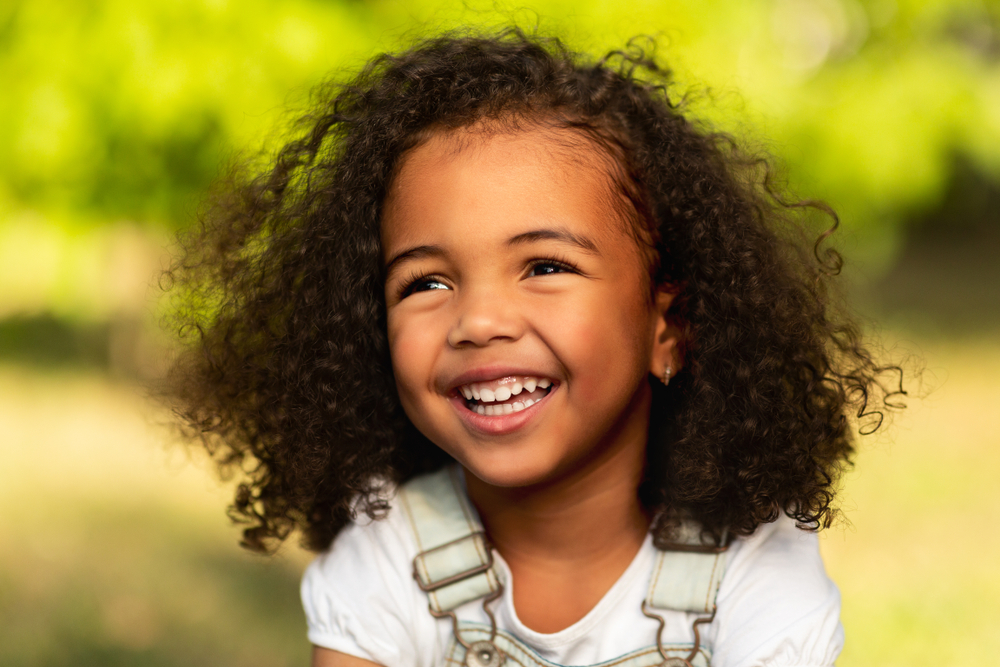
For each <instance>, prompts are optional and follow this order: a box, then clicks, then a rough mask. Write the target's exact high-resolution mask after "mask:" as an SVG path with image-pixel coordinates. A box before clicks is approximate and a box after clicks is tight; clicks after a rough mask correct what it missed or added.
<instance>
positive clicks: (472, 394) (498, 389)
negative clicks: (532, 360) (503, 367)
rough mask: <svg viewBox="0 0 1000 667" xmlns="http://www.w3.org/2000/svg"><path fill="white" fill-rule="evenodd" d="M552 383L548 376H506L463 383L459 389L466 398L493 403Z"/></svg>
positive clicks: (543, 387)
mask: <svg viewBox="0 0 1000 667" xmlns="http://www.w3.org/2000/svg"><path fill="white" fill-rule="evenodd" d="M551 385H552V380H549V379H548V378H537V377H524V376H522V377H506V378H502V379H500V380H492V381H490V382H473V383H471V384H463V385H462V386H461V387H459V391H461V392H462V396H465V398H466V400H469V401H471V400H473V399H475V400H477V401H481V402H483V403H492V402H494V401H506V400H507V399H508V398H510V397H511V396H517V395H518V394H520V393H521V392H522V391H525V390H527V391H528V392H529V393H530V392H533V391H535V389H536V388H539V387H540V388H542V389H545V388H546V387H549V386H551Z"/></svg>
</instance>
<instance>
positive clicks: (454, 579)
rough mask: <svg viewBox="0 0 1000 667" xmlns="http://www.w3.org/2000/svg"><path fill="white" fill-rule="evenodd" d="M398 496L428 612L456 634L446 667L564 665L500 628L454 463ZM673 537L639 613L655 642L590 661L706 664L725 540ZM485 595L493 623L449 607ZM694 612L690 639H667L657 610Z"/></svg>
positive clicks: (692, 531) (482, 548) (609, 666)
mask: <svg viewBox="0 0 1000 667" xmlns="http://www.w3.org/2000/svg"><path fill="white" fill-rule="evenodd" d="M398 499H399V501H400V506H401V507H402V509H403V512H404V514H405V516H406V518H407V521H408V522H409V525H410V528H411V530H412V531H413V536H414V538H415V539H416V543H417V549H418V552H419V553H418V554H417V556H416V558H414V559H413V578H414V579H415V580H416V582H417V585H418V586H420V589H421V590H423V591H424V592H425V593H427V599H428V606H429V608H430V613H431V614H433V615H434V616H435V617H438V618H445V617H447V618H450V619H451V621H452V624H453V630H454V634H453V636H452V640H451V643H450V645H449V647H448V650H447V652H446V654H445V665H446V666H447V667H460V666H464V667H500V666H501V665H505V666H506V667H562V666H561V665H557V664H555V663H553V662H550V661H548V660H545V659H543V658H542V657H541V656H539V655H538V654H537V653H535V651H533V650H532V649H531V647H529V646H527V645H526V644H524V643H523V642H522V641H520V640H519V639H518V638H517V637H515V636H514V635H512V634H510V633H507V632H504V631H502V630H498V629H497V627H496V620H495V619H494V618H493V613H492V612H491V611H490V608H489V603H490V602H492V601H493V600H495V599H497V598H498V597H500V594H501V593H502V592H503V587H502V585H501V583H500V580H499V579H498V578H497V575H496V572H495V571H494V568H493V552H492V550H491V548H490V546H489V544H488V543H487V541H486V535H485V533H484V532H483V526H482V524H481V523H480V521H479V516H478V515H477V513H476V511H475V508H473V507H472V505H471V503H469V500H468V498H467V497H466V495H465V493H464V491H463V489H462V482H461V480H460V478H459V476H458V469H457V467H454V466H452V467H448V468H445V469H443V470H440V471H438V472H435V473H431V474H429V475H424V476H422V477H418V478H416V479H413V480H411V481H410V482H408V483H406V484H404V485H403V486H402V487H401V488H400V490H399V495H398ZM679 532H680V538H679V539H678V541H677V542H674V543H672V544H670V545H668V547H667V548H665V549H658V550H657V555H656V560H655V563H654V566H653V572H652V575H651V577H650V583H649V593H648V594H647V596H646V600H645V601H644V602H643V605H642V612H643V613H644V614H645V615H646V616H649V617H650V618H654V619H657V620H659V622H660V629H659V632H658V633H657V636H656V637H655V638H653V637H651V638H650V639H651V640H652V639H655V643H654V644H651V645H650V646H648V647H646V648H642V649H639V650H636V651H632V652H631V653H628V654H626V655H623V656H621V657H618V658H615V659H613V660H608V661H605V662H602V663H600V664H599V665H594V666H593V667H710V666H711V654H710V652H709V650H708V649H707V648H706V647H704V646H702V645H701V642H700V635H699V629H698V626H699V625H701V624H704V623H708V622H710V621H711V620H712V618H713V617H714V616H715V598H716V596H717V595H718V591H719V583H720V582H721V581H722V575H723V573H724V572H725V568H726V548H727V546H728V545H727V542H726V540H725V537H723V540H722V546H718V545H716V544H714V543H707V542H704V541H703V539H702V537H701V530H700V528H699V527H698V525H697V524H684V525H683V526H682V529H681V530H680V531H679ZM474 600H482V601H483V609H484V610H485V612H486V615H487V617H488V618H489V619H490V624H489V625H486V624H482V623H470V622H466V621H459V620H458V617H457V616H456V615H455V613H454V610H455V609H457V608H458V607H460V606H462V605H463V604H466V603H468V602H472V601H474ZM657 609H666V610H675V611H681V612H689V613H695V614H699V616H698V618H697V619H696V620H695V621H694V625H693V629H694V641H693V642H690V643H685V644H664V643H662V641H661V639H660V636H661V634H662V632H663V627H664V621H663V618H662V617H661V616H659V615H658V614H656V612H655V610H657ZM442 667H444V666H442Z"/></svg>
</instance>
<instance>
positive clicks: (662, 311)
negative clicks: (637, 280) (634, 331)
mask: <svg viewBox="0 0 1000 667" xmlns="http://www.w3.org/2000/svg"><path fill="white" fill-rule="evenodd" d="M676 296H677V294H676V293H675V292H667V291H664V290H660V291H657V293H656V304H655V309H656V326H655V328H654V331H653V349H652V354H651V355H650V367H649V372H650V373H652V374H653V377H655V378H658V379H659V380H660V381H661V382H663V384H667V383H669V382H670V378H671V377H673V376H675V375H677V372H678V371H679V370H680V369H681V367H682V366H683V364H684V359H683V358H682V355H681V350H680V341H681V336H682V333H683V331H682V328H681V326H680V323H678V322H677V319H676V318H675V317H673V316H672V315H671V313H670V306H671V304H672V303H673V301H674V298H675V297H676Z"/></svg>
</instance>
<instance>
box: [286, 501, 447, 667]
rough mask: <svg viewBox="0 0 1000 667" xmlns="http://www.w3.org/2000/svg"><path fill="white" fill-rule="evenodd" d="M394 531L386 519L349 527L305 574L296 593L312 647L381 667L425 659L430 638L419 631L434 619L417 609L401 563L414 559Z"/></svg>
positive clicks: (414, 666) (411, 666)
mask: <svg viewBox="0 0 1000 667" xmlns="http://www.w3.org/2000/svg"><path fill="white" fill-rule="evenodd" d="M397 528H398V527H395V526H393V525H392V522H390V521H388V520H383V521H375V522H372V523H370V524H367V525H359V524H352V525H350V526H348V527H346V528H345V529H344V530H343V531H342V532H341V534H340V535H338V536H337V538H336V540H335V541H334V543H333V546H332V547H331V548H330V549H329V550H328V551H327V552H325V553H323V554H321V555H319V556H318V557H317V558H316V559H315V560H314V561H313V562H312V563H311V564H310V565H309V567H308V568H306V571H305V574H304V575H303V577H302V590H301V593H302V606H303V608H304V609H305V614H306V620H307V622H308V626H309V641H310V642H312V643H313V644H315V645H316V646H321V647H324V648H329V649H332V650H334V651H339V652H341V653H346V654H349V655H352V656H356V657H358V658H363V659H365V660H370V661H372V662H375V663H377V664H380V665H385V666H386V667H396V666H397V665H399V666H400V667H418V666H419V665H420V662H419V660H418V656H421V655H426V654H427V650H426V648H427V647H424V646H422V644H423V643H426V641H427V639H426V637H425V638H423V639H421V634H423V635H425V636H426V635H430V636H433V634H434V633H433V627H431V628H430V630H431V631H430V633H428V631H427V628H423V627H421V626H423V625H427V624H428V622H431V623H432V622H433V619H431V617H430V616H429V615H428V613H427V611H426V601H424V602H423V609H422V610H421V609H419V608H418V607H419V600H418V599H417V598H416V596H415V595H414V594H413V589H414V588H415V585H414V583H413V580H412V579H411V578H410V577H409V576H407V573H406V572H404V571H403V570H404V569H405V568H404V567H402V566H401V565H400V564H408V563H410V562H411V561H412V555H410V554H409V553H408V544H407V541H406V540H407V537H406V536H404V535H401V534H400V531H399V530H398V529H397ZM419 611H422V612H423V613H422V614H419V613H418V612H419ZM425 616H426V617H427V619H425V618H423V617H425ZM428 619H430V621H428Z"/></svg>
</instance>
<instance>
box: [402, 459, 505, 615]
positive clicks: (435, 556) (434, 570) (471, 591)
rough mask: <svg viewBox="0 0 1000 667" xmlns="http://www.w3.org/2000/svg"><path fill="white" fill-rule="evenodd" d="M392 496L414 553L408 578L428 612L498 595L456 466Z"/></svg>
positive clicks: (489, 554) (414, 481)
mask: <svg viewBox="0 0 1000 667" xmlns="http://www.w3.org/2000/svg"><path fill="white" fill-rule="evenodd" d="M397 497H398V499H399V503H400V506H401V507H402V508H403V512H404V514H405V516H406V518H407V520H408V521H409V524H410V529H411V530H412V531H413V536H414V538H415V539H416V542H417V549H418V551H419V553H417V556H416V558H414V559H413V578H414V579H415V580H416V581H417V585H418V586H420V588H421V590H423V591H424V592H426V593H427V597H428V599H429V601H430V608H431V611H432V612H437V613H438V614H443V613H445V612H449V611H452V610H453V609H456V608H458V607H460V606H462V605H463V604H465V603H467V602H472V601H473V600H478V599H480V598H484V597H487V596H490V595H492V594H494V593H496V592H497V591H499V590H500V582H499V581H498V579H497V576H496V573H495V572H494V570H493V552H492V551H491V549H490V547H489V544H487V542H486V534H485V533H484V532H483V526H482V524H481V523H480V521H479V516H478V515H477V514H476V510H475V509H474V508H473V507H472V505H471V504H470V503H469V500H468V498H466V496H465V492H464V490H463V489H462V482H461V480H460V479H459V477H458V467H457V466H449V467H447V468H444V469H443V470H439V471H437V472H434V473H430V474H428V475H423V476H421V477H417V478H415V479H412V480H410V481H409V482H407V483H406V484H404V485H403V486H402V487H400V489H399V493H398V495H397Z"/></svg>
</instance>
